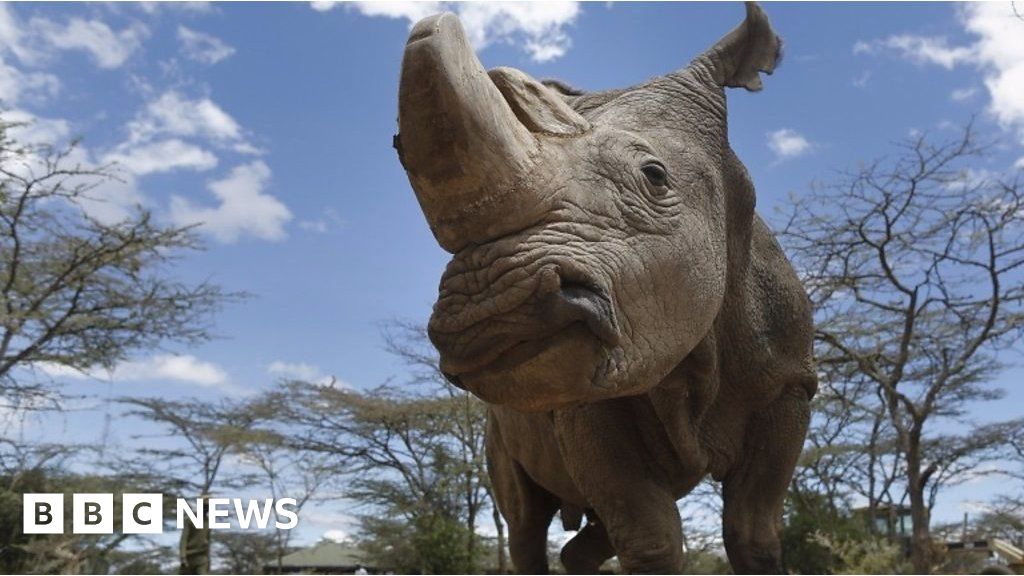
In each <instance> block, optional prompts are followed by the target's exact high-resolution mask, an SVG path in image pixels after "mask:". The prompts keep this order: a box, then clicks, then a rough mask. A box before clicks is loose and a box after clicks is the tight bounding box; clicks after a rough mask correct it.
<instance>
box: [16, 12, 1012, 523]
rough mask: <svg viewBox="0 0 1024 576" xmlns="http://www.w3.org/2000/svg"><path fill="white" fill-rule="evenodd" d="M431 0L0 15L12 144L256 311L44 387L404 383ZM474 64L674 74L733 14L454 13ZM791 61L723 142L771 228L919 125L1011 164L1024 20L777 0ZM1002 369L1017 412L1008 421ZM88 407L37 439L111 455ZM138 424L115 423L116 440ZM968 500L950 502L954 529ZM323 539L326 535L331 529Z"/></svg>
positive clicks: (431, 252) (617, 81)
mask: <svg viewBox="0 0 1024 576" xmlns="http://www.w3.org/2000/svg"><path fill="white" fill-rule="evenodd" d="M439 8H441V6H440V4H439V3H437V2H426V3H419V4H413V3H405V2H397V3H390V4H376V5H366V4H362V3H353V4H344V5H334V4H330V3H314V4H307V3H292V4H259V5H256V4H244V3H242V4H214V5H209V4H190V5H167V4H141V5H140V4H74V5H70V4H46V5H43V4H8V5H0V100H2V101H3V102H4V104H5V106H6V109H7V113H6V116H7V118H8V119H20V120H33V121H34V124H33V125H32V126H31V127H29V128H27V129H24V130H23V131H22V133H21V137H22V138H25V139H45V140H54V139H56V140H66V139H68V138H71V137H73V136H79V135H80V136H84V138H85V139H84V141H83V145H82V148H81V149H80V152H79V154H80V159H82V160H83V161H84V162H103V161H109V160H117V161H119V162H120V163H121V165H122V166H123V168H124V170H125V172H124V175H125V178H124V179H125V182H123V183H121V184H119V185H116V186H110V187H107V188H105V189H103V190H101V193H102V194H103V195H104V196H105V201H104V202H102V203H98V204H97V205H96V206H94V207H93V209H94V211H95V214H96V215H97V216H99V217H108V218H114V217H117V216H118V215H119V214H122V213H123V212H122V211H123V210H124V209H125V208H126V207H130V206H132V205H133V204H136V203H138V204H142V205H143V206H146V207H147V208H149V209H151V210H152V211H153V212H154V214H155V215H156V216H157V217H158V218H160V219H161V220H163V221H165V222H168V223H178V224H184V223H193V222H203V223H204V225H203V227H202V228H201V229H202V231H203V234H204V236H205V237H206V239H207V241H208V250H207V251H206V252H204V253H202V254H198V255H195V256H193V257H190V258H188V259H187V261H185V262H183V263H182V265H181V266H180V267H179V268H178V269H177V271H176V274H179V275H180V276H181V277H183V278H186V279H192V280H198V279H206V278H209V279H212V280H214V281H216V282H218V283H220V284H222V285H223V286H225V287H226V288H228V289H231V290H244V291H247V292H250V293H252V294H253V295H254V297H253V298H252V299H250V300H248V301H246V302H244V303H242V304H239V305H233V306H229V307H228V308H226V309H225V310H224V311H223V313H222V314H220V316H219V317H218V319H217V323H216V332H217V334H219V335H220V336H221V338H219V339H217V340H215V341H213V342H210V343H208V344H206V345H203V346H201V347H198V348H195V349H189V350H185V349H171V350H166V351H161V352H159V353H156V354H154V355H144V356H141V357H139V358H136V359H133V360H132V361H131V362H129V363H127V364H126V365H124V366H122V367H120V368H119V369H117V370H116V371H115V372H114V373H113V375H108V376H104V375H96V376H95V377H88V378H86V377H82V376H81V375H69V374H57V375H56V376H57V378H58V379H60V380H61V381H62V382H64V383H65V384H66V385H67V389H68V391H70V392H73V393H87V394H93V395H98V396H99V397H100V398H101V399H102V398H107V397H113V396H119V395H122V394H143V395H164V396H167V397H179V396H200V397H211V398H212V397H216V396H219V395H224V394H227V395H242V394H245V393H247V392H251V391H255V390H259V389H261V388H264V387H267V386H269V385H270V384H272V383H273V382H274V381H275V380H276V379H277V378H281V377H302V378H311V379H317V378H324V377H327V376H329V375H333V376H335V377H337V378H338V379H340V380H342V381H344V382H346V383H348V384H349V385H351V386H355V387H369V386H373V385H376V384H380V383H382V382H384V381H385V380H387V379H388V378H390V377H399V378H400V377H401V370H402V368H401V366H400V365H398V364H397V363H396V362H395V361H394V359H393V358H391V357H389V356H388V355H387V354H386V353H385V352H384V351H383V349H382V340H381V338H380V336H379V325H380V323H381V322H383V321H387V320H389V319H393V318H400V319H405V320H411V321H418V322H422V321H425V319H426V318H427V316H428V315H429V312H430V307H431V305H432V303H433V301H434V298H435V296H436V290H437V282H438V279H439V277H440V274H441V271H442V269H443V267H444V265H445V263H446V261H447V258H446V254H445V253H444V252H443V251H442V250H441V249H440V248H438V247H437V246H436V245H435V243H434V241H433V238H432V237H431V235H430V233H429V230H428V229H427V226H426V224H425V223H424V221H423V219H422V216H421V215H420V212H419V210H418V206H417V204H416V201H415V198H414V196H413V194H412V191H411V189H410V188H409V185H408V182H407V180H406V178H405V175H404V173H403V171H402V169H401V166H400V165H399V163H398V159H397V157H396V155H395V153H394V151H393V150H392V148H391V136H392V134H393V133H394V132H395V130H396V123H395V118H396V113H397V103H396V96H397V89H398V87H397V80H398V76H399V66H400V63H401V56H402V49H403V46H404V43H405V38H406V35H407V34H408V29H409V26H410V21H411V20H413V19H416V18H418V17H420V16H423V15H426V14H429V13H431V12H434V11H436V10H437V9H439ZM447 9H451V10H455V11H458V12H459V13H460V15H461V16H462V17H463V20H464V22H465V24H466V27H467V30H468V31H469V33H470V36H471V37H472V38H473V39H474V40H475V42H476V44H477V46H478V48H480V49H481V51H480V57H481V59H482V60H483V62H484V64H485V66H488V67H492V66H498V65H508V66H515V67H518V68H521V69H523V70H525V71H526V72H528V73H530V74H532V75H534V76H536V77H541V78H549V77H552V78H560V79H562V80H565V81H567V82H568V83H570V84H572V85H574V86H578V87H580V88H584V89H604V88H612V87H620V86H624V85H629V84H634V83H637V82H640V81H643V80H645V79H647V78H649V77H651V76H654V75H658V74H662V73H665V72H668V71H671V70H673V69H674V68H678V67H681V66H683V65H685V64H686V63H687V62H689V60H690V59H691V58H693V57H694V56H696V55H697V54H699V53H700V52H701V51H703V50H704V49H706V48H707V47H708V46H710V45H711V44H712V43H713V42H714V41H715V40H716V39H717V38H718V37H720V36H721V35H723V34H724V33H726V32H727V31H728V30H729V29H731V28H732V27H733V26H734V25H736V24H737V23H738V22H739V21H740V20H741V18H742V15H743V9H742V6H741V5H739V4H732V3H729V4H724V3H714V4H675V3H658V4H652V3H587V4H577V3H573V2H561V3H536V4H530V5H524V4H518V5H508V4H503V3H489V4H487V5H482V4H462V5H455V6H447ZM766 10H767V12H768V14H769V16H770V18H771V20H772V22H773V24H774V26H775V28H776V30H777V32H778V33H779V34H780V35H781V36H782V37H783V38H784V40H785V42H786V48H785V60H784V62H783V64H782V66H781V67H780V68H779V69H778V70H777V72H776V73H775V74H774V75H773V76H771V77H770V78H767V79H766V82H765V89H764V91H763V92H761V93H757V94H751V93H745V92H739V91H732V92H731V93H730V99H729V107H730V111H729V113H730V138H731V141H732V145H733V148H734V149H735V150H736V151H737V153H738V155H739V156H740V158H741V159H742V160H743V161H744V162H745V164H746V166H747V168H748V170H749V171H750V173H751V175H752V177H753V180H754V183H755V186H756V188H757V193H758V206H759V210H760V212H761V213H762V215H765V216H766V217H767V218H768V219H769V221H772V220H773V217H774V213H775V210H776V209H777V208H778V207H780V206H783V205H784V203H785V200H786V197H787V195H788V194H790V193H792V192H797V193H799V192H800V191H802V190H805V189H806V188H807V186H808V184H809V183H810V182H811V181H813V180H815V179H828V178H830V177H831V176H832V175H834V174H835V171H836V170H840V169H843V168H845V167H849V166H853V165H854V164H855V163H856V162H857V161H860V160H868V159H872V158H876V157H879V156H882V155H884V154H886V153H887V152H888V151H889V149H887V148H886V146H887V143H888V142H891V141H894V140H898V139H900V138H904V137H906V136H907V135H909V134H911V133H915V132H918V131H927V132H932V133H935V134H936V135H939V136H941V135H942V134H943V133H947V132H948V133H950V134H952V133H953V132H951V131H950V130H951V128H952V127H955V126H957V125H959V124H962V123H964V122H965V121H967V120H969V119H970V118H971V117H972V116H973V115H977V116H978V126H979V127H980V129H981V130H982V131H983V133H984V134H986V135H988V136H992V137H998V138H999V139H1000V140H1001V142H1002V146H1001V147H1000V148H999V150H998V152H997V154H996V155H995V157H994V158H993V160H992V162H991V164H990V165H988V166H981V167H979V169H986V170H991V171H1003V170H1006V169H1009V168H1010V167H1011V166H1013V165H1014V164H1015V163H1017V165H1018V166H1024V22H1021V21H1020V20H1016V19H1014V17H1013V13H1012V9H1011V6H1010V4H1009V3H996V4H987V5H970V6H962V5H957V4H938V3H912V4H887V3H870V4H849V3H841V4H828V5H826V4H818V3H800V4H796V3H772V4H769V5H767V6H766ZM1021 376H1024V372H1022V371H1020V370H1012V371H1010V372H1008V373H1007V374H1006V375H1005V376H1004V377H1003V378H1002V382H1001V383H1002V384H1004V385H1005V386H1006V387H1007V388H1009V389H1010V396H1009V397H1008V400H1007V401H1006V402H1002V403H999V405H997V406H994V407H993V406H989V407H986V408H985V413H984V414H985V417H986V418H997V417H1010V416H1013V415H1017V414H1019V408H1017V407H1018V406H1021V405H1024V393H1022V392H1021V391H1020V390H1019V387H1018V386H1017V381H1019V379H1020V377H1021ZM85 407H92V408H94V409H91V410H84V411H81V412H76V413H73V414H71V415H68V416H64V417H60V418H59V421H51V422H47V423H45V425H44V423H42V422H35V423H32V422H29V423H27V424H26V426H27V427H26V428H25V434H27V435H33V434H39V433H41V431H42V430H43V429H44V428H45V429H46V430H47V435H48V436H49V437H50V438H51V439H59V438H61V437H63V438H76V439H79V440H81V439H89V438H90V436H95V439H96V440H98V439H99V438H100V434H102V433H103V432H102V430H104V428H103V427H102V426H99V425H98V424H99V423H102V422H103V418H104V416H105V415H106V414H107V413H109V412H111V411H112V413H113V414H114V415H116V413H117V409H116V408H115V409H111V408H108V407H107V406H106V405H104V404H103V403H102V402H93V401H90V402H89V403H87V404H86V405H85ZM134 425H135V424H134V423H132V424H128V423H124V424H120V425H115V426H114V427H113V430H112V431H111V430H109V429H107V433H108V434H109V435H110V436H109V437H111V438H112V439H113V440H114V441H121V442H125V443H129V442H130V433H131V430H132V426H134ZM990 490H991V486H987V485H983V484H981V483H979V484H976V485H974V487H972V488H969V489H961V490H957V491H954V492H951V493H950V495H949V497H947V498H944V499H943V502H942V504H941V505H940V510H939V511H938V513H937V518H938V519H940V520H943V519H945V520H952V519H956V518H958V517H959V515H960V514H961V513H962V511H963V510H964V509H965V507H966V508H969V507H970V504H969V503H965V501H969V500H976V499H978V498H979V497H980V496H981V495H983V494H987V493H989V492H990ZM321 524H322V526H323V527H325V528H326V527H327V526H326V521H325V522H324V523H321Z"/></svg>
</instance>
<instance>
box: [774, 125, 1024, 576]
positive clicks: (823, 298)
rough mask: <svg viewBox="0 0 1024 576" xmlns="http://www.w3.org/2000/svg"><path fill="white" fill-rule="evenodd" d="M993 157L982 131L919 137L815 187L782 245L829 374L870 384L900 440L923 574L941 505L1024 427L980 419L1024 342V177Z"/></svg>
mask: <svg viewBox="0 0 1024 576" xmlns="http://www.w3.org/2000/svg"><path fill="white" fill-rule="evenodd" d="M989 151H990V148H989V147H987V146H985V145H983V144H981V143H979V141H978V139H977V137H976V135H975V133H974V132H973V130H972V127H971V126H970V125H968V126H967V127H966V128H965V129H964V130H963V132H962V134H961V135H960V137H958V138H957V139H955V140H950V141H945V142H939V143H933V142H932V141H930V140H929V139H928V138H927V137H926V136H919V137H916V138H913V139H911V140H909V141H906V142H903V143H901V144H899V145H898V147H897V153H896V154H894V155H891V156H889V157H887V158H885V159H882V160H878V161H875V162H870V163H867V164H864V165H862V166H860V167H859V168H857V169H856V170H854V171H852V172H849V173H846V174H843V175H842V176H841V177H840V178H839V179H838V180H837V181H836V182H835V183H834V184H831V185H816V186H814V187H812V190H811V191H810V193H809V194H807V195H806V196H804V197H802V198H799V199H797V200H796V201H795V202H794V204H793V207H792V211H791V213H790V217H789V221H788V224H787V226H786V227H785V229H784V230H783V232H782V234H781V238H782V240H783V242H784V243H785V244H786V245H787V248H788V251H789V253H790V254H791V255H792V256H793V258H794V261H795V262H796V264H797V267H798V269H799V270H801V271H802V273H803V275H804V277H805V283H806V285H807V286H808V290H809V293H810V296H811V298H812V300H813V302H814V304H815V306H816V310H817V313H816V314H817V317H816V320H817V347H816V354H817V356H818V358H819V362H820V363H822V364H823V365H831V366H845V367H846V369H845V370H846V372H847V373H848V374H856V375H857V376H858V377H863V378H866V379H867V380H868V381H869V382H870V384H871V385H872V386H873V388H874V392H875V394H876V396H877V398H878V403H877V409H878V410H879V411H880V412H881V413H883V414H884V415H885V420H886V422H885V425H886V426H888V427H891V431H892V434H893V437H894V442H895V445H894V446H893V447H892V450H890V451H889V452H890V454H892V458H895V459H896V460H897V461H898V467H899V469H900V470H901V476H902V477H901V478H900V484H901V485H902V486H901V487H902V489H903V490H904V493H905V496H906V499H907V500H909V504H910V508H911V515H912V518H913V537H912V561H913V565H914V569H915V570H916V571H918V572H920V573H924V572H927V571H928V570H929V569H930V568H931V566H932V562H933V555H932V541H931V536H930V531H929V517H930V509H931V507H932V506H933V505H934V502H935V496H936V494H937V492H938V491H939V490H940V489H941V488H942V487H943V486H948V485H951V484H954V483H956V482H958V481H962V480H963V479H965V478H966V477H967V474H968V473H970V474H976V473H978V471H979V466H980V465H981V464H982V462H984V461H990V460H997V457H998V454H999V449H1000V448H1001V447H1002V446H1003V444H1004V443H1005V433H1006V432H1007V431H1008V430H1011V429H1013V427H1014V426H1018V427H1019V426H1020V425H1021V422H1020V421H1017V422H1013V423H995V424H988V425H986V426H983V427H978V426H977V425H976V424H974V423H973V422H972V421H971V419H970V418H969V410H970V408H971V407H972V406H973V404H974V403H976V402H979V401H985V400H994V399H997V398H999V397H1000V396H1001V391H1000V390H998V389H996V388H995V387H993V386H992V385H991V384H990V380H991V379H992V378H993V377H994V376H995V375H996V374H998V373H999V372H1000V370H1001V369H1002V368H1003V364H1002V363H1001V362H1000V358H999V356H998V353H999V352H1000V351H1001V350H1003V349H1005V348H1006V347H1009V346H1013V345H1014V344H1016V343H1017V342H1018V340H1019V338H1020V336H1021V333H1022V330H1024V282H1022V266H1024V196H1022V193H1024V190H1022V188H1021V175H1020V173H1018V174H1016V175H1011V176H1009V177H1001V176H998V175H994V174H989V173H988V172H985V171H983V170H978V169H977V168H976V166H978V165H980V164H981V161H982V160H984V159H985V158H986V156H987V154H988V153H989ZM866 397H867V398H870V397H871V395H868V396H866ZM868 409H869V410H873V409H876V408H872V407H870V406H869V408H868ZM957 428H959V429H960V430H963V432H962V433H959V434H958V433H951V432H943V431H942V430H951V429H957Z"/></svg>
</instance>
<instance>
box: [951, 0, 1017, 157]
mask: <svg viewBox="0 0 1024 576" xmlns="http://www.w3.org/2000/svg"><path fill="white" fill-rule="evenodd" d="M962 18H963V21H964V26H965V27H966V28H967V30H968V31H970V32H971V33H973V34H975V35H976V36H977V37H978V39H977V41H976V43H975V44H974V45H973V46H972V47H971V49H972V50H973V51H974V53H975V55H976V57H975V61H974V63H975V64H976V65H977V66H978V67H980V68H981V69H982V70H984V73H985V87H986V88H987V89H988V92H989V96H991V98H992V101H991V104H990V105H989V110H990V111H991V112H992V114H994V115H995V117H996V119H997V120H998V121H999V123H1000V124H1001V125H1002V126H1003V127H1004V128H1013V129H1016V130H1017V131H1018V134H1019V135H1020V138H1021V141H1022V142H1024V22H1021V20H1020V19H1019V18H1017V16H1016V15H1015V14H1014V13H1013V8H1012V6H1011V5H1010V4H1009V3H1005V4H1004V3H979V4H977V5H967V6H965V7H964V8H963V13H962Z"/></svg>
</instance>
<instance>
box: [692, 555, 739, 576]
mask: <svg viewBox="0 0 1024 576" xmlns="http://www.w3.org/2000/svg"><path fill="white" fill-rule="evenodd" d="M683 574H732V568H731V567H730V566H729V560H728V559H727V558H725V556H722V555H721V554H715V553H714V552H706V551H703V550H698V551H693V552H687V553H686V556H685V557H684V558H683Z"/></svg>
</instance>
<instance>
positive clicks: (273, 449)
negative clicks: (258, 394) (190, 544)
mask: <svg viewBox="0 0 1024 576" xmlns="http://www.w3.org/2000/svg"><path fill="white" fill-rule="evenodd" d="M275 396H276V395H274V394H271V395H269V396H268V397H266V398H262V399H258V400H256V401H254V402H253V403H252V404H251V405H250V406H251V407H252V409H254V410H256V411H258V412H259V413H261V414H264V415H265V416H267V420H266V421H265V422H264V424H263V426H261V427H259V428H252V429H250V430H248V431H245V432H243V433H242V434H241V436H240V437H239V438H238V440H239V441H238V443H237V445H236V446H235V448H234V450H235V451H237V453H238V455H239V456H240V459H241V461H242V462H244V463H245V464H249V465H251V466H253V467H255V468H256V469H257V470H258V477H259V478H258V479H256V478H254V479H252V480H251V481H250V484H251V485H255V486H260V487H261V488H264V489H266V490H268V491H269V493H270V497H271V498H272V499H273V500H274V501H275V502H276V501H277V500H278V499H280V498H284V497H289V498H293V499H294V500H295V505H294V506H293V507H292V510H294V512H295V513H296V514H300V513H301V511H302V509H303V508H304V507H305V506H306V504H307V503H309V502H310V501H311V500H313V499H314V497H316V496H317V495H318V493H319V492H320V491H321V490H322V489H323V488H325V487H326V486H327V485H328V484H329V483H330V482H331V481H332V480H333V479H334V478H335V477H337V476H340V475H341V474H342V472H343V469H342V468H340V467H339V466H338V465H337V459H336V458H335V457H334V455H333V454H330V453H324V452H309V451H303V450H301V449H298V448H297V447H296V446H294V445H292V443H291V439H290V437H289V434H288V432H287V431H286V427H280V426H279V425H280V424H281V422H280V420H278V421H275V419H274V418H273V417H272V416H271V415H272V414H275V413H276V412H277V410H276V409H275V408H274V406H273V403H274V402H276V401H277V398H276V397H275ZM271 510H272V512H271V515H272V517H273V519H274V520H275V523H276V521H278V520H280V515H279V513H278V510H277V507H274V508H272V509H271ZM244 536H248V535H239V536H234V535H233V536H232V537H233V538H234V539H233V540H232V541H231V542H230V543H228V544H226V545H225V546H226V547H225V549H224V550H225V552H226V553H227V554H228V556H229V557H230V558H231V562H232V563H234V562H237V561H238V557H237V556H238V555H241V554H240V553H239V554H237V555H236V553H238V552H239V550H244V548H245V546H247V545H252V546H255V545H257V544H260V543H262V542H264V540H267V541H269V542H270V545H269V546H267V547H266V548H267V550H269V551H270V554H269V556H270V558H268V559H271V560H274V561H275V562H276V563H277V572H278V573H280V572H281V571H282V569H283V567H282V560H283V558H284V556H285V555H286V554H288V553H289V552H290V549H289V545H290V542H291V537H292V531H291V530H285V529H280V528H277V529H275V530H274V532H273V534H272V535H269V536H267V538H265V539H264V538H263V537H262V535H261V536H253V537H252V538H250V539H246V538H245V537H244ZM232 565H234V566H238V564H232ZM260 568H261V569H262V565H260ZM230 572H232V573H244V572H247V570H241V571H240V570H237V569H231V570H230Z"/></svg>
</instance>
